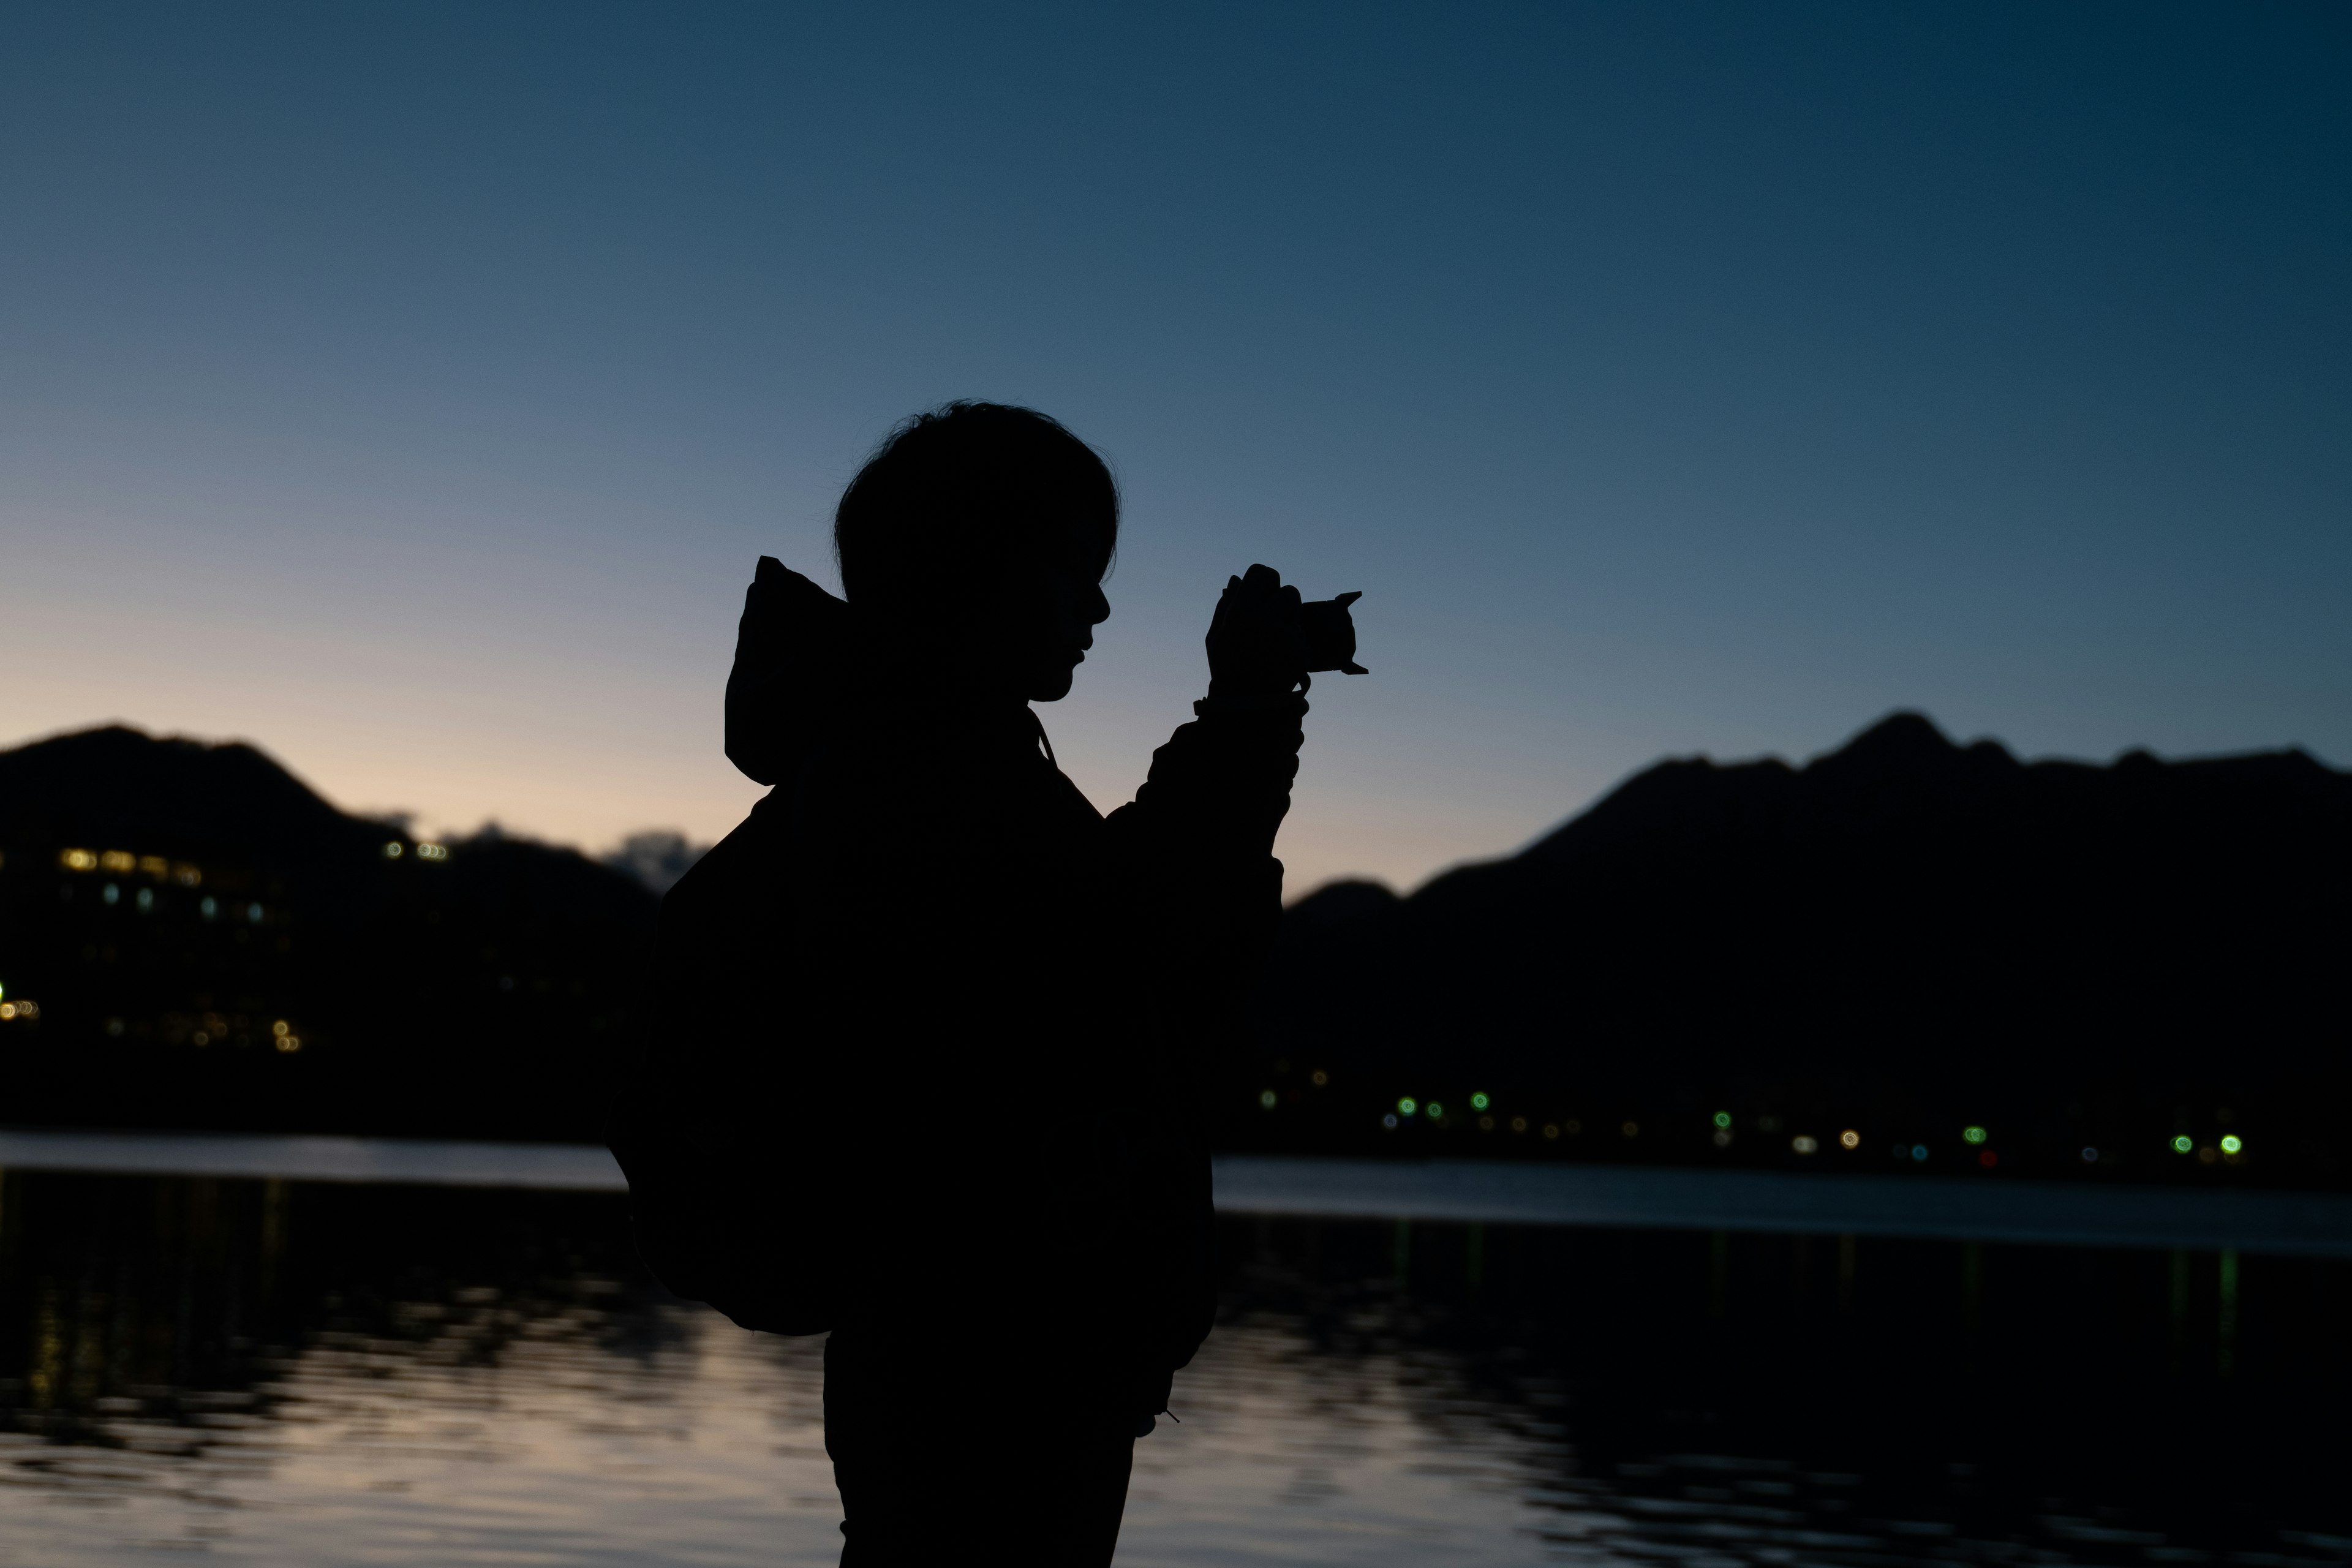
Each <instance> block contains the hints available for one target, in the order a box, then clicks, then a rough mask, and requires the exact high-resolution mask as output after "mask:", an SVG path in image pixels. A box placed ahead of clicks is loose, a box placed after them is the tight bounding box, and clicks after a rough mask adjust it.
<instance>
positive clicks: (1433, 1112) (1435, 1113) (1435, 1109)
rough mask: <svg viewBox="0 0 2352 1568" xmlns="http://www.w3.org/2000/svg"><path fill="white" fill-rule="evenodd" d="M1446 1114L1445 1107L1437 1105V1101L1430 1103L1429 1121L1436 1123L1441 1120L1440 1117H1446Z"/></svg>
mask: <svg viewBox="0 0 2352 1568" xmlns="http://www.w3.org/2000/svg"><path fill="white" fill-rule="evenodd" d="M1444 1114H1445V1107H1444V1106H1442V1105H1440V1104H1438V1103H1437V1101H1435V1100H1431V1101H1430V1102H1429V1119H1430V1120H1431V1121H1436V1120H1437V1119H1438V1118H1440V1117H1442V1116H1444Z"/></svg>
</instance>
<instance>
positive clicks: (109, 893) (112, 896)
mask: <svg viewBox="0 0 2352 1568" xmlns="http://www.w3.org/2000/svg"><path fill="white" fill-rule="evenodd" d="M99 897H100V898H101V899H104V900H106V901H107V902H108V903H110V904H119V903H121V901H122V889H120V888H118V887H116V886H115V885H114V884H113V883H111V882H109V883H108V884H107V885H106V890H105V891H104V892H102V893H100V894H99Z"/></svg>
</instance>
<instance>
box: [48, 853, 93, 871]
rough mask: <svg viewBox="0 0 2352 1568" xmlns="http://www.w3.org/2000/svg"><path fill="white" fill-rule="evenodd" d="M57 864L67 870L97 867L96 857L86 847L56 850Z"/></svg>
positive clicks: (84, 869)
mask: <svg viewBox="0 0 2352 1568" xmlns="http://www.w3.org/2000/svg"><path fill="white" fill-rule="evenodd" d="M58 865H60V866H63V867H64V868H66V869H67V870H68V871H95V870H97V869H98V857H97V856H96V855H93V854H92V853H90V852H89V850H87V849H60V850H59V851H58Z"/></svg>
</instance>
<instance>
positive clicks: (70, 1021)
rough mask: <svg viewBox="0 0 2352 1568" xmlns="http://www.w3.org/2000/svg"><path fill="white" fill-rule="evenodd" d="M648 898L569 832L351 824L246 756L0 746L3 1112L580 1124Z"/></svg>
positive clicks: (98, 736)
mask: <svg viewBox="0 0 2352 1568" xmlns="http://www.w3.org/2000/svg"><path fill="white" fill-rule="evenodd" d="M655 910H656V899H655V896H654V894H653V893H652V892H650V891H649V890H648V889H646V887H645V886H644V885H643V884H642V883H641V882H639V881H638V880H637V879H635V878H634V877H631V876H628V875H625V874H624V873H623V872H621V871H618V870H615V869H614V868H609V867H605V866H601V865H598V864H596V863H595V862H593V861H591V860H589V859H587V858H583V857H582V856H580V855H577V854H574V853H573V852H572V851H570V850H568V849H562V848H556V847H550V846H546V845H541V844H535V843H531V842H530V841H528V840H523V839H517V838H509V837H503V836H500V835H498V834H497V833H496V832H495V831H486V832H484V833H483V834H480V835H478V836H476V837H473V838H471V839H467V840H463V841H460V842H457V843H455V844H451V845H446V846H444V845H435V844H421V843H419V842H418V841H417V840H416V839H415V837H412V836H411V835H410V834H408V833H407V832H406V831H404V829H403V828H401V827H400V826H396V825H394V824H390V823H384V822H373V821H369V820H367V819H365V818H362V817H356V816H349V815H347V814H345V813H343V812H341V811H339V810H337V809H336V808H335V807H334V806H333V805H331V804H330V803H329V802H327V801H326V800H324V799H322V798H320V795H318V794H316V793H315V792H314V791H312V790H311V789H310V787H309V786H308V785H306V784H303V783H302V782H301V781H300V780H299V779H297V778H296V777H294V776H293V774H291V773H289V772H287V771H286V769H284V768H283V767H281V766H280V765H279V764H278V763H276V762H275V761H273V760H272V759H270V758H269V757H268V756H267V755H265V754H264V753H263V752H260V751H258V750H257V749H255V748H254V747H252V746H249V745H244V744H226V745H211V744H206V743H205V742H197V741H191V740H185V739H159V738H156V737H152V736H149V735H145V734H142V733H141V732H140V731H135V730H131V729H126V728H123V727H121V726H110V727H107V728H103V729H98V730H91V731H83V732H80V733H78V734H70V735H62V736H58V737H55V738H52V739H49V740H46V741H41V742H35V743H33V744H30V745H26V746H23V747H19V748H16V749H15V750H13V751H8V752H0V987H5V996H6V998H7V1000H8V1002H9V1003H10V1004H11V1005H16V1007H17V1014H18V1016H15V1017H10V1018H5V1019H0V1038H5V1041H6V1043H7V1044H8V1046H9V1047H11V1050H10V1061H11V1074H12V1081H11V1087H10V1093H9V1097H8V1106H7V1110H6V1116H7V1119H8V1120H10V1121H19V1122H22V1121H48V1122H57V1123H79V1124H85V1125H113V1126H124V1125H172V1126H199V1127H238V1128H252V1129H275V1130H289V1131H291V1130H300V1131H382V1132H391V1131H399V1132H412V1133H415V1132H431V1133H447V1134H465V1135H483V1136H503V1137H547V1136H562V1137H573V1138H593V1137H596V1136H598V1135H599V1133H600V1131H601V1111H600V1110H599V1107H600V1105H601V1100H600V1098H599V1097H600V1095H601V1093H602V1088H603V1085H602V1076H603V1064H604V1061H605V1060H606V1059H607V1058H609V1057H610V1055H611V1054H612V1053H613V1051H614V1050H615V1049H616V1048H617V1047H618V1046H619V1043H620V1041H621V1039H622V1038H623V1037H624V1036H625V1034H626V1032H627V1029H628V1027H629V1023H630V1019H631V1016H632V1015H633V1012H634V1011H635V998H634V995H633V994H632V993H631V991H630V989H629V987H630V986H631V984H633V978H632V977H633V976H634V975H635V974H636V973H638V971H639V969H640V968H641V964H640V955H641V954H642V952H643V951H644V948H645V945H646V942H649V941H650V938H651V933H652V929H653V921H654V912H655ZM26 1003H29V1004H31V1007H30V1009H29V1010H27V1009H26V1008H25V1007H24V1006H23V1005H22V1004H26Z"/></svg>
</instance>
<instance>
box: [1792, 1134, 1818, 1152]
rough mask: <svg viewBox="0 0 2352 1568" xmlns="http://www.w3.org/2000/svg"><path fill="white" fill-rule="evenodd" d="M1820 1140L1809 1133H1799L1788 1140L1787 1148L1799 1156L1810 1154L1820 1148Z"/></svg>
mask: <svg viewBox="0 0 2352 1568" xmlns="http://www.w3.org/2000/svg"><path fill="white" fill-rule="evenodd" d="M1821 1146H1822V1145H1821V1140H1819V1139H1818V1138H1815V1137H1814V1136H1813V1135H1812V1134H1811V1133H1810V1132H1800V1133H1798V1134H1797V1135H1796V1136H1795V1137H1794V1138H1791V1139H1790V1140H1789V1147H1790V1148H1791V1149H1794V1150H1795V1151H1796V1152H1798V1153H1800V1154H1811V1153H1813V1152H1816V1151H1818V1150H1819V1149H1820V1148H1821Z"/></svg>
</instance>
